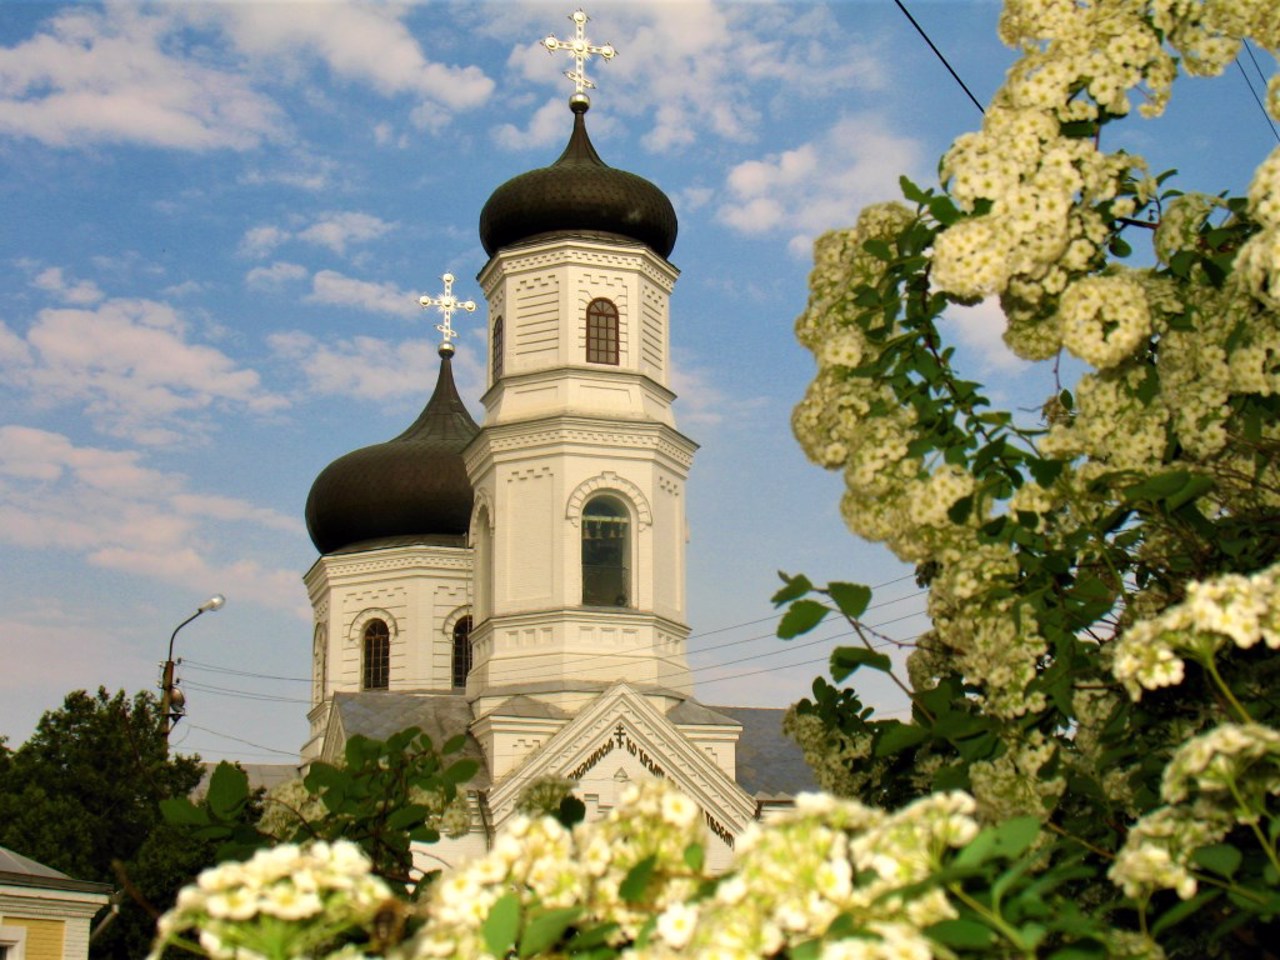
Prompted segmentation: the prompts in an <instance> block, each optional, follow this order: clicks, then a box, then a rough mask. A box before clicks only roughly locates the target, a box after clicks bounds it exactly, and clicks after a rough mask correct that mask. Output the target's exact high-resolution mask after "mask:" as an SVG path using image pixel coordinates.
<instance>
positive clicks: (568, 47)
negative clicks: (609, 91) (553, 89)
mask: <svg viewBox="0 0 1280 960" xmlns="http://www.w3.org/2000/svg"><path fill="white" fill-rule="evenodd" d="M569 19H570V20H572V21H573V26H574V36H573V39H572V40H557V39H556V38H555V36H554V35H553V36H549V37H546V38H545V39H543V41H542V45H543V46H544V47H546V48H547V51H548V52H550V53H555V52H556V51H557V50H563V51H564V52H565V53H567V54H568V55H569V57H570V58H571V59H572V60H573V69H572V70H566V71H565V72H564V75H565V76H566V77H568V78H569V79H570V80H572V81H573V86H574V93H573V96H572V97H570V98H569V102H570V103H585V104H590V103H591V99H590V98H589V97H588V96H587V93H586V91H588V90H594V89H595V86H596V85H595V84H594V83H593V82H592V81H591V80H590V79H588V78H587V75H586V73H585V72H584V71H583V67H584V66H585V65H586V62H587V61H588V60H589V59H591V57H592V56H600V57H603V58H604V59H605V60H612V59H613V58H614V57H616V56H617V55H618V51H617V50H615V49H613V45H612V44H608V43H606V44H602V45H601V46H596V45H595V44H593V43H591V42H590V41H589V40H588V39H587V21H588V20H590V19H591V18H590V17H588V16H587V15H586V14H585V13H583V12H582V11H581V10H575V11H574V12H573V13H572V14H570V16H569Z"/></svg>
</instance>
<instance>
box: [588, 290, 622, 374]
mask: <svg viewBox="0 0 1280 960" xmlns="http://www.w3.org/2000/svg"><path fill="white" fill-rule="evenodd" d="M587 363H611V364H613V365H614V366H617V365H618V308H617V307H615V306H614V305H613V301H611V300H605V299H603V298H599V299H596V300H592V301H591V302H590V303H589V304H587Z"/></svg>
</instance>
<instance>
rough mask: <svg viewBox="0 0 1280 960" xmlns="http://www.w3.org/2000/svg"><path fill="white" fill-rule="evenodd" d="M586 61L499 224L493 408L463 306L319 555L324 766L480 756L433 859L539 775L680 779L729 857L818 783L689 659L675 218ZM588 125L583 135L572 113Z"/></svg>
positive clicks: (370, 456)
mask: <svg viewBox="0 0 1280 960" xmlns="http://www.w3.org/2000/svg"><path fill="white" fill-rule="evenodd" d="M572 19H573V20H574V22H575V25H576V34H577V36H576V38H575V39H574V40H570V41H556V40H555V39H554V38H548V39H547V40H545V41H544V44H546V45H547V46H548V48H549V49H551V50H553V51H554V50H557V49H560V50H564V51H566V52H568V53H569V55H570V57H571V58H572V59H573V61H574V64H575V69H574V70H571V71H569V72H568V74H567V75H568V76H569V77H570V78H571V79H573V80H574V81H575V85H576V87H577V92H576V93H575V94H574V96H573V97H572V98H571V100H570V109H571V114H572V129H571V132H570V133H569V139H568V145H567V146H566V147H565V149H564V152H563V154H562V155H561V156H560V158H559V159H558V160H556V161H555V162H554V163H553V164H551V165H550V166H547V167H543V168H540V169H536V170H531V171H529V172H527V173H523V174H521V175H519V176H517V177H515V178H513V179H511V180H509V181H508V182H506V183H504V184H502V185H501V186H500V187H498V189H497V190H495V191H494V193H493V194H492V196H490V198H489V200H488V202H487V203H486V204H485V206H484V209H483V210H482V211H481V214H480V239H481V242H482V244H483V247H484V250H485V252H486V253H487V254H488V256H489V260H488V262H487V263H486V264H485V266H484V268H483V269H482V270H481V271H480V273H479V276H478V280H479V284H480V287H481V289H482V291H483V294H484V299H485V305H484V306H486V307H487V329H488V338H487V343H488V358H487V363H486V365H485V366H486V370H487V380H486V387H487V389H486V390H485V392H484V394H483V396H482V398H481V400H482V403H483V407H484V416H483V422H482V423H481V424H477V423H476V422H475V421H474V420H473V419H472V417H471V415H470V414H469V413H468V412H467V409H466V407H465V406H464V405H463V402H462V400H461V399H460V398H459V396H458V393H457V390H456V388H455V385H454V380H453V373H452V370H451V358H452V355H453V353H454V347H453V344H452V339H453V336H454V335H455V334H454V330H453V328H452V325H451V318H452V315H453V312H454V311H455V310H474V309H475V305H474V304H473V303H470V302H463V301H460V300H458V299H456V298H455V297H454V296H453V294H452V282H453V278H452V277H451V276H449V275H445V277H444V282H445V290H444V294H443V295H442V296H440V297H439V298H435V299H433V298H430V297H424V298H422V304H423V306H426V307H435V308H437V309H438V310H439V312H440V314H441V315H442V317H443V322H442V324H441V326H440V327H439V329H440V330H441V332H442V333H443V334H444V342H443V344H442V345H441V347H440V368H439V375H438V379H437V382H436V387H435V391H434V393H433V394H432V396H431V398H430V400H429V401H428V402H427V404H426V407H425V408H424V409H423V411H422V413H421V414H420V415H419V417H418V418H417V420H415V421H414V423H413V424H411V425H410V426H409V427H408V429H406V430H405V431H404V432H403V433H402V434H400V435H399V436H398V437H396V438H394V439H392V440H389V441H387V442H385V443H378V444H375V445H373V446H368V447H364V448H362V449H360V450H356V451H354V452H352V453H348V454H346V455H345V456H343V457H340V458H339V459H337V460H335V461H334V462H333V463H332V464H330V465H329V466H328V467H326V468H325V469H324V470H323V471H322V472H321V473H320V475H319V477H318V478H317V479H316V481H315V483H314V485H313V486H312V488H311V492H310V495H309V497H308V500H307V506H306V520H307V527H308V530H309V532H310V535H311V539H312V541H313V542H314V544H315V546H316V549H317V550H318V551H319V553H320V558H319V559H318V560H317V561H316V562H315V564H314V565H313V566H312V568H311V569H310V570H309V571H308V572H307V574H306V576H305V578H304V579H305V583H306V586H307V590H308V593H309V596H310V600H311V605H312V608H313V610H314V624H315V625H314V647H313V654H312V655H313V665H312V670H313V673H312V675H313V683H312V692H311V708H310V712H309V715H308V716H309V720H310V737H309V739H308V741H307V743H306V744H305V746H304V747H303V749H302V760H303V762H304V763H306V762H309V761H312V760H316V759H323V760H330V761H332V760H336V759H338V758H340V757H341V756H342V751H343V747H344V744H345V742H346V739H347V738H348V737H350V736H353V735H355V734H364V735H366V736H373V737H377V738H385V737H387V736H388V735H390V734H391V733H393V732H395V731H397V730H400V729H403V728H405V727H408V726H418V727H420V728H422V729H423V730H425V731H426V732H428V733H429V734H431V736H432V738H433V739H434V740H435V741H436V742H437V743H443V741H444V740H446V739H448V738H449V737H451V736H453V735H455V734H458V733H465V734H466V735H467V741H468V746H467V754H468V755H470V756H472V757H474V758H476V759H477V760H479V761H480V763H481V770H480V773H479V774H478V775H477V776H476V778H475V780H473V781H472V783H471V784H469V785H468V798H469V802H470V804H471V809H472V812H473V816H472V822H473V828H472V833H471V834H470V835H468V836H467V837H464V838H461V839H458V840H452V841H450V840H442V841H441V843H439V844H437V845H434V846H433V847H432V848H431V849H430V853H431V855H432V859H433V860H434V865H445V866H448V865H452V864H454V863H456V862H457V861H458V860H459V859H461V858H463V857H466V856H470V855H472V854H474V853H477V852H480V851H483V850H484V849H485V844H486V843H487V842H488V840H489V839H490V838H491V837H492V835H493V832H494V831H495V830H497V829H500V828H501V827H502V825H503V823H504V821H506V820H507V819H508V818H509V817H511V816H512V814H513V813H514V811H515V806H516V802H517V800H518V799H519V797H520V795H521V793H522V791H523V790H524V789H525V787H527V786H528V785H529V784H530V783H531V782H533V781H536V780H539V779H542V778H546V777H556V778H564V779H569V780H572V781H574V782H576V784H577V787H576V789H575V791H574V792H575V794H576V795H577V796H578V797H579V799H581V800H582V801H583V802H584V803H585V804H586V806H587V816H588V817H589V818H593V817H596V816H599V815H601V814H602V813H603V812H607V811H608V810H609V808H610V807H611V806H612V805H613V804H614V803H615V802H616V800H617V797H618V795H619V793H620V791H621V789H622V788H623V787H624V786H625V785H626V784H627V782H628V781H631V780H634V779H637V778H643V777H653V776H658V777H665V778H667V779H669V780H671V781H672V782H674V783H675V784H677V785H678V786H679V787H680V788H681V789H682V790H683V791H684V792H685V793H686V794H687V795H688V796H689V797H691V798H693V799H694V800H695V801H696V802H697V803H698V804H699V805H700V807H701V809H702V811H703V814H704V818H705V822H706V827H707V836H708V843H707V851H708V857H709V863H711V864H712V865H717V864H719V865H723V864H726V863H727V862H728V860H729V858H730V856H731V855H732V847H733V843H734V839H735V838H736V837H737V836H738V835H739V834H740V833H741V832H742V831H743V830H744V829H745V828H746V827H747V826H748V825H749V824H750V823H751V822H753V821H755V820H758V819H761V818H762V817H765V816H767V815H768V814H769V813H770V811H772V810H774V809H777V808H778V807H779V806H785V805H786V804H788V802H789V800H790V796H791V795H792V794H794V793H795V792H798V791H799V790H801V789H812V788H813V780H812V777H811V775H810V774H809V771H808V770H807V768H806V767H805V766H804V763H803V760H802V758H801V756H800V752H799V748H798V747H796V746H795V745H794V744H792V743H791V742H790V741H788V740H786V739H785V738H784V737H783V735H782V732H781V717H782V712H783V711H781V710H777V709H764V708H747V707H710V706H704V705H702V704H700V703H699V702H698V701H696V700H695V699H694V698H693V679H692V676H691V673H690V670H689V666H688V663H687V660H686V652H687V648H686V645H687V641H688V638H689V635H690V627H689V625H688V622H687V616H686V600H687V598H686V592H685V572H686V571H685V544H686V541H687V539H688V527H687V522H686V517H685V502H686V498H685V489H686V485H687V484H688V483H689V482H690V470H691V467H692V465H693V459H694V453H695V451H696V450H697V444H695V443H694V442H693V441H692V440H690V439H689V438H688V437H686V436H685V435H684V434H682V433H681V432H680V431H679V429H678V428H677V424H676V421H675V417H674V415H673V412H672V402H673V401H674V400H675V394H674V393H673V392H672V391H671V388H670V377H671V338H670V325H671V322H672V320H671V316H672V314H671V298H672V293H673V289H674V287H675V283H676V279H677V277H678V271H677V270H676V268H675V267H674V266H672V264H671V263H670V262H669V260H668V257H669V256H670V255H671V251H672V249H673V247H674V245H675V240H676V230H677V223H676V215H675V211H674V209H673V208H672V205H671V202H670V200H669V199H668V198H667V196H666V195H665V194H664V193H663V192H662V191H661V190H659V189H658V188H657V187H656V186H654V185H653V184H652V183H650V182H649V181H647V180H645V179H643V178H641V177H638V176H636V175H634V174H631V173H627V172H625V171H622V170H619V169H616V168H613V167H610V166H607V165H606V164H605V163H604V162H603V161H602V160H601V159H600V156H599V155H598V154H597V153H596V150H595V148H594V147H593V146H592V144H591V141H590V139H589V138H588V136H587V128H586V114H587V111H588V108H589V105H590V104H589V101H588V98H587V96H586V94H585V89H586V88H587V87H590V86H592V84H591V83H590V81H588V80H587V79H586V77H585V75H584V73H583V64H584V62H585V60H586V59H587V57H588V56H590V55H592V54H596V55H600V56H603V57H604V58H606V59H608V58H609V57H612V56H613V49H612V48H611V47H607V46H605V47H596V46H593V45H591V44H589V43H588V42H587V41H586V39H585V36H584V32H583V30H584V26H585V23H586V20H587V18H586V16H585V14H582V13H581V12H579V13H576V14H574V16H573V18H572ZM566 126H568V124H566Z"/></svg>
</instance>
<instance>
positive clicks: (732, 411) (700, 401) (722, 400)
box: [671, 363, 767, 426]
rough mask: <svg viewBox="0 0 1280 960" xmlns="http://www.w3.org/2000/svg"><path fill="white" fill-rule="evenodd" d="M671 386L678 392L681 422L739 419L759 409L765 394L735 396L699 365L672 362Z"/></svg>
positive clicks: (715, 421) (704, 423) (701, 422)
mask: <svg viewBox="0 0 1280 960" xmlns="http://www.w3.org/2000/svg"><path fill="white" fill-rule="evenodd" d="M671 389H672V390H673V391H674V392H675V394H676V397H677V398H678V399H677V401H676V402H677V404H678V406H677V407H676V410H677V414H678V416H679V418H680V422H681V423H686V424H702V425H705V426H715V425H717V424H719V423H722V422H724V420H725V419H726V418H727V419H728V420H729V421H730V422H740V421H743V420H745V419H746V416H747V414H749V413H751V411H753V410H758V409H760V408H761V407H762V406H764V404H765V403H767V399H766V398H764V397H735V396H732V395H730V394H728V393H726V392H725V391H724V390H721V389H720V388H719V387H717V386H716V385H715V384H714V383H713V382H712V381H711V378H710V377H709V376H708V374H707V372H706V371H705V370H704V369H702V368H701V367H698V366H692V365H691V366H683V365H679V364H674V363H673V364H672V367H671Z"/></svg>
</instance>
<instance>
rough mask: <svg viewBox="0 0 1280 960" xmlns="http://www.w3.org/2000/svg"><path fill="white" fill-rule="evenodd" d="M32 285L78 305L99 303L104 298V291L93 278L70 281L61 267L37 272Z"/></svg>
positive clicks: (66, 301) (64, 301)
mask: <svg viewBox="0 0 1280 960" xmlns="http://www.w3.org/2000/svg"><path fill="white" fill-rule="evenodd" d="M31 284H32V286H34V287H36V288H38V289H40V290H44V291H45V292H46V293H51V294H53V295H54V296H56V297H57V298H58V299H59V300H61V301H62V302H63V303H73V304H76V305H77V306H80V305H85V304H90V303H97V302H98V301H99V300H101V299H102V296H103V294H102V291H101V290H100V289H98V285H97V284H96V283H94V282H93V281H92V280H78V281H75V282H72V281H69V280H68V279H67V278H66V277H65V276H64V275H63V272H62V268H61V267H47V268H45V269H44V270H41V271H40V272H39V273H38V274H36V276H35V279H34V280H32V281H31Z"/></svg>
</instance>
